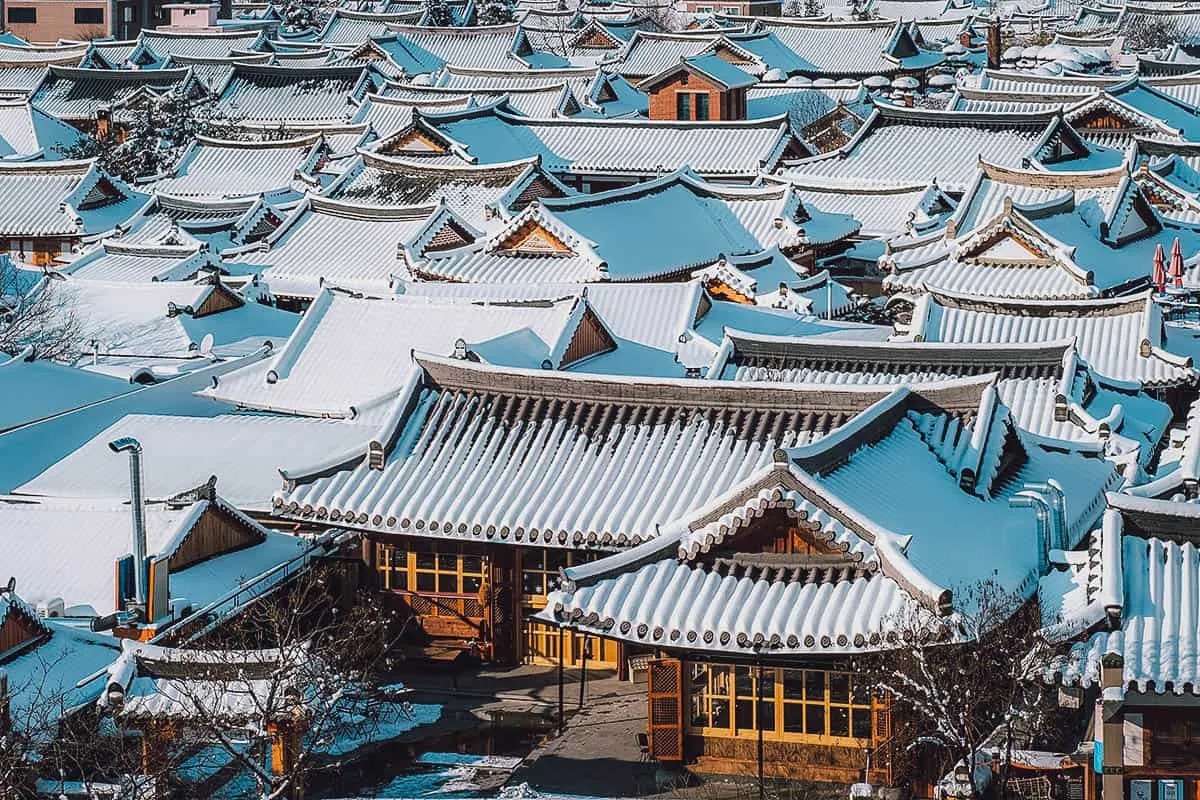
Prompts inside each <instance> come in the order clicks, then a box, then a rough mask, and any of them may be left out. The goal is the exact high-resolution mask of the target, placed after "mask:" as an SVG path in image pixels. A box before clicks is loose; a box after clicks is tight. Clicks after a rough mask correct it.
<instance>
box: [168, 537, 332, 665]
mask: <svg viewBox="0 0 1200 800" xmlns="http://www.w3.org/2000/svg"><path fill="white" fill-rule="evenodd" d="M353 536H355V534H354V533H351V532H348V531H334V532H330V533H326V534H323V535H321V536H320V537H318V538H317V539H315V540H313V543H312V545H311V546H310V547H309V548H308V549H307V550H305V551H304V552H303V553H301V554H300V555H298V556H296V557H295V558H293V559H291V560H289V561H285V562H284V563H282V564H278V565H276V566H274V567H272V568H271V569H269V570H267V571H266V572H263V573H261V574H259V575H257V576H255V577H254V578H251V579H250V580H248V581H246V582H245V583H243V584H241V585H239V586H238V587H237V588H236V589H233V590H232V591H230V592H227V593H226V594H224V595H222V596H220V597H218V598H217V599H216V600H213V601H212V602H210V603H208V604H207V605H205V606H203V607H201V608H199V609H196V610H194V611H192V612H191V613H189V614H188V615H187V616H185V617H182V618H180V619H179V621H177V622H175V623H174V624H173V625H171V627H169V628H167V629H166V630H163V631H160V632H159V633H157V634H155V635H154V636H153V637H152V638H151V639H150V640H149V643H150V644H158V645H162V644H168V643H170V644H173V645H176V646H179V645H183V644H190V643H191V642H194V641H196V640H197V639H200V638H201V637H203V636H205V635H207V634H209V633H211V632H212V631H213V630H214V629H216V627H217V626H218V625H220V624H221V623H222V622H224V621H225V620H227V619H229V618H230V617H232V616H233V615H235V614H237V613H238V612H240V611H241V610H242V609H244V608H245V607H246V606H248V605H249V604H250V603H253V602H255V601H257V600H261V599H262V598H263V597H266V596H267V595H269V594H271V593H272V592H274V591H276V590H278V589H279V588H281V587H282V586H284V585H285V584H286V583H287V582H288V581H290V580H292V579H293V578H295V577H296V576H297V575H299V574H300V573H301V572H302V571H303V570H304V569H305V568H307V567H308V564H309V562H311V561H312V560H313V559H314V558H316V557H318V556H323V555H328V554H329V553H330V552H332V551H334V550H335V549H336V548H337V547H338V546H339V545H341V544H342V543H343V542H344V541H346V540H347V539H348V538H351V537H353ZM197 623H199V625H198V627H196V628H195V629H194V630H191V631H190V632H189V630H188V629H189V628H190V627H191V626H193V625H196V624H197ZM180 633H182V634H183V636H182V638H177V637H179V634H180Z"/></svg>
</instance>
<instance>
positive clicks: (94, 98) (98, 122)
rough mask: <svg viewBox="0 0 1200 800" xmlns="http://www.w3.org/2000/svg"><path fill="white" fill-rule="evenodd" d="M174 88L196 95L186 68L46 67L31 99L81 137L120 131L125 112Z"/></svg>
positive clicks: (192, 80) (188, 70)
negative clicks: (79, 132)
mask: <svg viewBox="0 0 1200 800" xmlns="http://www.w3.org/2000/svg"><path fill="white" fill-rule="evenodd" d="M172 90H175V91H182V92H184V93H186V94H187V95H188V96H189V97H190V96H193V95H194V94H196V93H197V92H198V91H199V85H198V83H197V81H196V79H195V76H194V74H193V72H192V70H191V68H190V67H182V68H171V69H85V68H82V67H62V66H50V67H48V68H47V71H46V75H45V77H44V78H43V80H42V82H41V84H40V85H39V86H38V87H37V90H36V91H35V92H34V93H33V96H32V98H31V99H32V101H33V104H34V105H35V106H37V107H38V108H40V109H41V110H42V111H45V112H46V113H47V114H51V115H52V116H55V117H57V118H58V119H61V120H62V121H64V122H67V123H70V124H71V125H74V126H75V127H76V128H79V129H80V130H81V131H83V132H85V133H92V132H99V133H104V132H106V131H107V130H108V129H109V126H110V125H114V124H115V125H117V126H118V127H122V126H123V124H124V122H125V118H126V116H127V111H126V109H130V108H135V107H136V106H137V105H138V104H139V103H142V102H145V101H146V100H147V99H148V98H150V97H153V96H161V95H163V94H166V93H167V92H170V91H172Z"/></svg>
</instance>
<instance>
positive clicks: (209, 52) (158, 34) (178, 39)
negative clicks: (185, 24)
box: [139, 30, 265, 60]
mask: <svg viewBox="0 0 1200 800" xmlns="http://www.w3.org/2000/svg"><path fill="white" fill-rule="evenodd" d="M139 39H140V40H141V43H142V44H143V45H144V46H146V47H148V48H150V50H151V51H152V52H153V53H154V54H155V55H157V56H159V58H161V59H164V60H165V59H166V58H167V57H168V56H189V57H192V58H224V57H226V56H230V55H234V54H235V53H238V52H241V51H246V50H257V49H259V45H261V44H262V42H263V40H264V39H265V36H264V35H263V33H262V31H238V30H234V31H220V32H207V31H206V32H194V31H186V32H184V31H157V30H144V31H142V32H141V34H140V35H139Z"/></svg>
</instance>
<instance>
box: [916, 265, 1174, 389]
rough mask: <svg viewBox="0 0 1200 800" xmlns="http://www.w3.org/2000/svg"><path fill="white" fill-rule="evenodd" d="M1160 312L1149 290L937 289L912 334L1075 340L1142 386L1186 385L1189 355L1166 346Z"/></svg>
mask: <svg viewBox="0 0 1200 800" xmlns="http://www.w3.org/2000/svg"><path fill="white" fill-rule="evenodd" d="M1163 336H1164V334H1163V328H1162V317H1161V314H1160V313H1159V311H1158V307H1157V306H1156V304H1155V303H1154V302H1153V300H1152V299H1151V297H1150V294H1149V293H1148V292H1147V293H1143V294H1138V295H1133V296H1130V297H1123V298H1115V299H1106V300H1073V301H1065V300H1063V301H1034V300H1025V301H1020V300H998V299H995V298H987V297H976V296H968V295H957V294H951V293H949V292H944V291H938V290H937V289H935V288H932V287H930V292H929V293H927V294H924V295H922V296H921V299H920V300H918V301H917V305H916V307H915V308H914V309H913V316H912V325H911V327H910V329H909V331H908V337H909V338H911V339H913V340H915V341H926V342H960V343H964V344H988V343H994V344H1018V343H1022V342H1026V343H1033V342H1052V341H1060V340H1063V339H1068V338H1073V339H1075V346H1076V348H1077V349H1078V350H1079V355H1080V356H1081V357H1082V358H1083V359H1084V360H1085V361H1087V363H1088V364H1089V365H1091V367H1092V368H1093V369H1095V370H1096V372H1097V373H1098V374H1100V375H1101V376H1104V377H1106V378H1110V379H1112V380H1116V381H1131V382H1137V383H1141V384H1143V385H1144V386H1152V387H1153V386H1179V385H1189V384H1192V383H1194V382H1195V380H1196V371H1195V370H1194V369H1193V368H1192V365H1191V359H1190V358H1185V357H1182V356H1176V355H1173V354H1171V353H1168V352H1166V351H1165V350H1163V349H1162V345H1163Z"/></svg>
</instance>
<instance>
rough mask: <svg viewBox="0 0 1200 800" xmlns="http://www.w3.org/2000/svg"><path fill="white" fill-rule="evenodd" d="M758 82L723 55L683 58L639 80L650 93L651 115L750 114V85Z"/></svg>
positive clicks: (719, 117)
mask: <svg viewBox="0 0 1200 800" xmlns="http://www.w3.org/2000/svg"><path fill="white" fill-rule="evenodd" d="M756 83H758V79H757V78H755V77H754V76H753V75H751V74H749V73H747V72H745V71H743V70H740V69H738V68H737V67H735V66H734V65H733V64H730V63H729V62H728V61H726V60H724V59H723V58H721V57H720V56H719V55H716V54H713V53H709V54H706V55H700V56H693V57H691V58H681V59H680V60H679V63H678V64H675V65H674V66H671V67H668V68H667V69H665V70H663V71H662V72H659V73H658V74H657V75H651V76H650V77H649V78H646V79H645V80H644V81H642V82H641V83H639V84H638V88H639V89H641V90H642V91H643V92H645V93H646V94H648V95H650V119H673V120H681V121H682V120H692V121H696V122H700V121H705V120H710V119H711V120H734V119H745V118H746V89H747V87H750V86H753V85H754V84H756Z"/></svg>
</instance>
